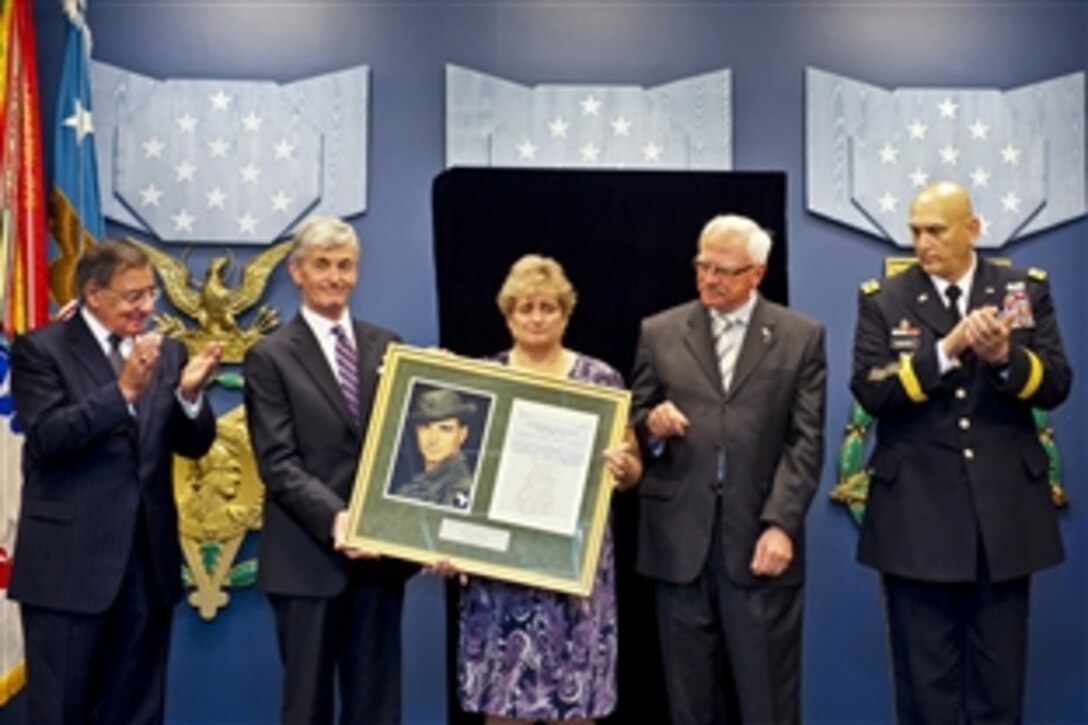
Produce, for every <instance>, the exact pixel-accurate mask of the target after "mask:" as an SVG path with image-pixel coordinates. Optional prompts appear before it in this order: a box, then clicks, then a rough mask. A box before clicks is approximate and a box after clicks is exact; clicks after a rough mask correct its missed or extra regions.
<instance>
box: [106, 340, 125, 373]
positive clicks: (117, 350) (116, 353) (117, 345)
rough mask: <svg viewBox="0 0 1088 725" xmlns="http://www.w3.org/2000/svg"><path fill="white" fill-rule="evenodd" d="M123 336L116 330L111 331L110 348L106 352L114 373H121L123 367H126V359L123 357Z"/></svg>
mask: <svg viewBox="0 0 1088 725" xmlns="http://www.w3.org/2000/svg"><path fill="white" fill-rule="evenodd" d="M122 339H123V338H122V337H121V336H120V335H118V334H117V333H115V332H111V333H110V336H109V343H110V349H109V352H107V353H106V359H107V360H109V361H110V367H111V368H113V374H114V375H120V374H121V369H122V368H123V367H125V359H124V358H123V357H121V340H122Z"/></svg>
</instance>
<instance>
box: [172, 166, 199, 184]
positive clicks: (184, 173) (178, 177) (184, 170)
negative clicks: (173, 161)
mask: <svg viewBox="0 0 1088 725" xmlns="http://www.w3.org/2000/svg"><path fill="white" fill-rule="evenodd" d="M194 174H196V167H195V166H193V165H192V164H190V163H189V162H188V161H182V162H181V163H180V164H178V165H177V166H175V167H174V180H175V181H192V180H193V178H194Z"/></svg>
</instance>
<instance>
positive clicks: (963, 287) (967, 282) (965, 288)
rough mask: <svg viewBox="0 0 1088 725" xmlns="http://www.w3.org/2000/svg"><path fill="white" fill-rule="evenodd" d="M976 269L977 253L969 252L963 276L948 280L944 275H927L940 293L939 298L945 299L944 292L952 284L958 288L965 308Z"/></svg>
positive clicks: (969, 297)
mask: <svg viewBox="0 0 1088 725" xmlns="http://www.w3.org/2000/svg"><path fill="white" fill-rule="evenodd" d="M977 269H978V255H977V254H975V253H972V254H971V266H970V267H968V268H967V271H966V272H964V273H963V276H962V277H960V278H959V279H957V280H949V279H945V278H944V277H938V276H937V275H935V274H931V275H928V276H929V278H930V280H932V282H933V286H934V287H936V288H937V293H938V294H940V295H941V299H942V300H944V299H946V295H945V292H947V290H948V288H949V287H951V286H952V285H953V284H954V285H956V286H957V287H959V288H960V299H962V300H963V305H964V306H965V307H964V309H966V305H967V300H969V299H971V285H972V284H974V282H975V270H977Z"/></svg>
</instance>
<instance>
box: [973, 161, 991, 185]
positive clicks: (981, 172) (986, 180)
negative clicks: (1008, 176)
mask: <svg viewBox="0 0 1088 725" xmlns="http://www.w3.org/2000/svg"><path fill="white" fill-rule="evenodd" d="M971 183H972V184H974V185H975V186H977V187H981V188H985V187H988V186H989V185H990V174H989V173H987V172H986V170H985V169H983V168H982V167H981V166H979V167H978V168H976V169H975V170H974V171H972V172H971Z"/></svg>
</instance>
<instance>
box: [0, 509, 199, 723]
mask: <svg viewBox="0 0 1088 725" xmlns="http://www.w3.org/2000/svg"><path fill="white" fill-rule="evenodd" d="M146 542H147V531H146V528H145V526H144V523H143V515H142V513H141V514H139V523H138V525H137V526H136V534H135V542H134V544H133V546H132V553H131V555H130V557H129V561H128V565H127V569H126V572H125V577H124V580H123V581H122V583H121V591H120V593H119V594H118V595H117V599H116V600H115V601H114V602H113V604H111V605H110V607H109V608H108V609H107V610H106V611H105V612H102V613H100V614H78V613H73V612H62V611H57V610H52V609H45V608H42V607H35V606H29V605H25V604H24V605H22V606H21V608H20V611H21V615H22V620H23V634H24V638H25V640H26V663H27V692H28V699H29V708H30V721H31V722H33V723H72V724H73V725H75V724H77V723H78V724H83V723H103V724H104V725H105V724H111V725H112V724H113V723H126V725H144V724H145V723H161V722H163V708H164V703H165V697H164V695H165V686H166V664H167V657H168V654H169V647H170V630H171V625H172V624H173V607H172V606H169V605H167V604H165V603H164V602H163V598H162V595H161V593H160V592H159V589H158V585H157V584H156V583H155V574H154V571H153V570H152V569H151V562H150V560H149V559H148V555H147V549H148V546H147V543H146ZM179 576H180V572H179Z"/></svg>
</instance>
